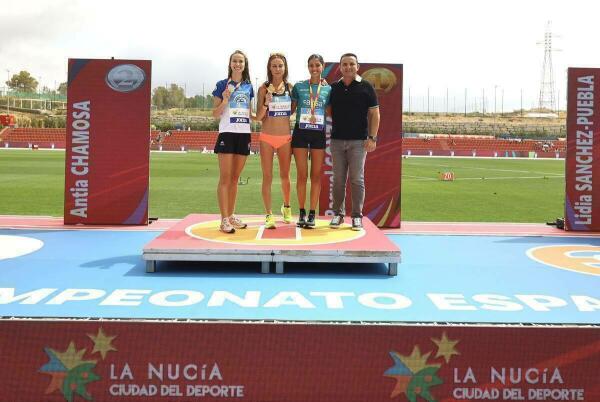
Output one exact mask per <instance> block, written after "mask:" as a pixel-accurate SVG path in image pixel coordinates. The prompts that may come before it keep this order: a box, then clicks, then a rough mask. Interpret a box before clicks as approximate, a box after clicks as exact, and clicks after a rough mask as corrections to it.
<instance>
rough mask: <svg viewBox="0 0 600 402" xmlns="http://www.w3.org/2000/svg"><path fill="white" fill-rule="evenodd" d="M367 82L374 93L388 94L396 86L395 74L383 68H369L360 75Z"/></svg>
mask: <svg viewBox="0 0 600 402" xmlns="http://www.w3.org/2000/svg"><path fill="white" fill-rule="evenodd" d="M360 76H361V77H363V78H364V79H365V80H367V81H369V82H370V83H371V84H372V85H373V87H374V88H375V90H376V91H383V92H385V93H388V92H390V91H391V90H392V89H393V88H394V87H395V86H396V83H397V81H396V74H394V72H393V71H391V70H390V69H387V68H384V67H378V68H371V69H369V70H367V71H365V72H364V73H362V74H361V75H360Z"/></svg>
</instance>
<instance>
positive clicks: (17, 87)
mask: <svg viewBox="0 0 600 402" xmlns="http://www.w3.org/2000/svg"><path fill="white" fill-rule="evenodd" d="M5 84H6V85H7V86H8V88H10V89H11V90H12V91H18V92H37V90H38V86H39V82H38V80H36V79H35V77H33V76H32V75H31V73H29V72H28V71H24V70H23V71H20V72H18V73H17V74H13V76H12V77H10V79H9V80H8V81H5ZM41 90H42V92H44V93H53V92H56V93H57V94H60V95H63V96H65V95H66V94H67V83H66V82H62V83H60V85H59V86H58V88H57V89H56V90H51V89H49V88H47V87H43V88H42V89H41ZM152 105H154V106H155V107H156V108H157V109H161V110H162V109H171V108H185V109H189V108H198V109H210V108H212V106H213V99H212V96H211V95H206V96H202V95H195V96H192V97H189V98H187V97H186V96H185V91H184V90H183V88H182V87H180V86H179V85H177V84H171V85H170V86H169V87H166V86H159V87H156V88H154V90H153V91H152Z"/></svg>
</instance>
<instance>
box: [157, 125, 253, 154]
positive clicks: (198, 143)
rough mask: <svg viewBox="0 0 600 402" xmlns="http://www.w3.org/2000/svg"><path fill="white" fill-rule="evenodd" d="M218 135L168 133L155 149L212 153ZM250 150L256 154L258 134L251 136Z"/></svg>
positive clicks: (193, 132) (176, 131)
mask: <svg viewBox="0 0 600 402" xmlns="http://www.w3.org/2000/svg"><path fill="white" fill-rule="evenodd" d="M218 135H219V133H217V132H216V131H180V130H175V131H170V132H168V133H164V135H163V136H162V141H161V142H160V143H159V144H158V147H157V148H158V149H162V150H163V151H190V150H193V151H203V150H204V149H206V150H208V151H212V150H213V148H214V147H215V141H216V140H217V137H218ZM250 150H251V151H252V152H258V134H255V133H253V134H252V141H251V142H250Z"/></svg>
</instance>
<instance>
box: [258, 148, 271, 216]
mask: <svg viewBox="0 0 600 402" xmlns="http://www.w3.org/2000/svg"><path fill="white" fill-rule="evenodd" d="M273 152H274V150H273V147H272V146H271V145H269V144H267V143H266V142H263V141H261V142H260V166H261V168H262V197H263V204H264V206H265V212H266V213H267V214H272V213H273V210H272V208H271V183H273Z"/></svg>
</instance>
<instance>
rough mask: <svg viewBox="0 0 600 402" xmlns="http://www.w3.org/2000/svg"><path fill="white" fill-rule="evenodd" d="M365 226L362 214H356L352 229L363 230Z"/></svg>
mask: <svg viewBox="0 0 600 402" xmlns="http://www.w3.org/2000/svg"><path fill="white" fill-rule="evenodd" d="M362 228H363V225H362V218H361V217H360V216H355V217H353V218H352V230H361V229H362Z"/></svg>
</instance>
